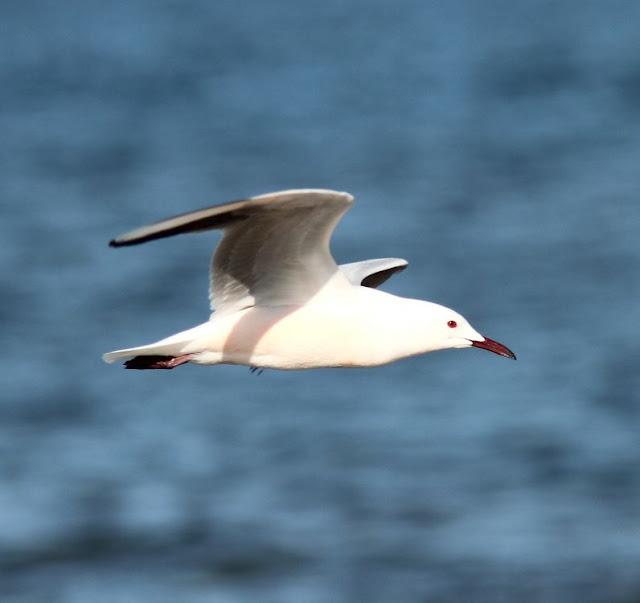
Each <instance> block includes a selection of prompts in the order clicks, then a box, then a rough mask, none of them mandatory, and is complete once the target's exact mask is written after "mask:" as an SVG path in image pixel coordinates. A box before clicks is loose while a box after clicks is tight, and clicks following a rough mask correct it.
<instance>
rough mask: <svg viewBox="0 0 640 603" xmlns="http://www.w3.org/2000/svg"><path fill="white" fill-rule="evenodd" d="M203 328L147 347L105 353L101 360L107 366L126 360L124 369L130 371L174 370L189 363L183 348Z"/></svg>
mask: <svg viewBox="0 0 640 603" xmlns="http://www.w3.org/2000/svg"><path fill="white" fill-rule="evenodd" d="M205 324H206V323H205ZM203 326H204V325H199V326H198V327H194V328H193V329H189V330H187V331H182V332H181V333H177V334H176V335H172V336H171V337H167V338H165V339H161V340H160V341H156V342H155V343H150V344H148V345H141V346H138V347H135V348H124V349H122V350H114V351H113V352H107V353H106V354H103V356H102V359H103V360H104V361H105V362H106V363H108V364H112V363H114V362H116V361H117V360H127V362H125V367H126V368H130V369H160V368H162V369H167V368H174V367H175V366H179V365H180V364H184V363H185V362H188V361H189V358H190V357H191V354H188V353H186V351H185V348H187V347H188V346H189V344H191V343H193V341H194V339H196V338H197V335H198V333H199V329H200V328H201V327H203ZM190 351H191V350H190Z"/></svg>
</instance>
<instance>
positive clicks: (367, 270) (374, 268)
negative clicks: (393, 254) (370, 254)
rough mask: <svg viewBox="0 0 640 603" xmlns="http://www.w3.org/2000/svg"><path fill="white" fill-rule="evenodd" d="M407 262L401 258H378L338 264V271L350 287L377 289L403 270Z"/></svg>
mask: <svg viewBox="0 0 640 603" xmlns="http://www.w3.org/2000/svg"><path fill="white" fill-rule="evenodd" d="M408 264H409V262H407V260H403V259H402V258H380V259H378V260H364V261H363V262H352V263H350V264H340V270H342V272H343V274H344V275H345V276H346V277H347V278H348V279H349V282H350V283H351V284H352V285H362V286H363V287H371V288H372V289H377V288H378V287H379V286H380V285H382V283H384V282H385V281H386V280H387V279H388V278H389V277H391V276H392V275H394V274H395V273H396V272H401V271H402V270H404V269H405V268H406V267H407V265H408Z"/></svg>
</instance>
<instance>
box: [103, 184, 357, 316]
mask: <svg viewBox="0 0 640 603" xmlns="http://www.w3.org/2000/svg"><path fill="white" fill-rule="evenodd" d="M352 203H353V197H352V196H351V195H349V194H348V193H339V192H336V191H330V190H320V189H318V190H315V189H302V190H289V191H282V192H278V193H270V194H267V195H260V196H258V197H251V198H250V199H244V200H242V201H232V202H231V203H226V204H224V205H217V206H214V207H208V208H205V209H200V210H197V211H194V212H190V213H187V214H182V215H180V216H176V217H174V218H169V219H167V220H163V221H161V222H157V223H155V224H152V225H150V226H144V227H142V228H138V229H137V230H133V231H131V232H128V233H126V234H124V235H121V236H120V237H118V238H116V239H114V240H113V241H111V243H110V245H111V246H113V247H120V246H124V245H136V244H138V243H144V242H145V241H152V240H154V239H160V238H163V237H170V236H172V235H176V234H181V233H186V232H199V231H204V230H210V229H223V231H224V234H223V238H222V241H220V243H219V245H218V247H217V249H216V250H215V252H214V254H213V257H212V260H211V275H210V276H211V283H210V289H209V298H210V301H211V307H212V309H213V308H214V307H215V309H216V312H217V313H218V314H219V313H228V312H235V311H238V310H241V309H242V308H247V307H251V306H254V305H266V306H273V305H292V304H302V303H304V302H306V301H307V300H308V299H310V298H311V297H312V296H313V295H315V294H316V293H317V292H318V291H319V290H320V289H321V288H323V287H324V286H325V285H327V284H328V283H329V282H331V286H334V287H349V286H350V283H349V281H348V280H347V278H346V277H345V276H344V275H343V274H342V272H341V271H340V270H339V268H338V266H337V264H336V263H335V261H334V259H333V257H332V255H331V251H330V250H329V241H330V239H331V234H332V232H333V229H334V228H335V226H336V224H337V223H338V221H339V220H340V218H341V217H342V215H343V214H344V213H345V212H346V211H347V210H348V209H349V207H350V206H351V204H352Z"/></svg>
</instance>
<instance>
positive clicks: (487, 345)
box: [471, 337, 516, 360]
mask: <svg viewBox="0 0 640 603" xmlns="http://www.w3.org/2000/svg"><path fill="white" fill-rule="evenodd" d="M471 345H472V346H473V347H474V348H481V349H483V350H489V351H490V352H493V353H494V354H498V355H499V356H504V357H505V358H512V359H513V360H515V359H516V355H515V354H514V353H513V352H512V351H511V350H510V349H509V348H508V347H507V346H506V345H502V344H501V343H498V342H497V341H494V340H493V339H489V338H488V337H485V338H484V341H472V342H471Z"/></svg>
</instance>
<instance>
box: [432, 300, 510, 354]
mask: <svg viewBox="0 0 640 603" xmlns="http://www.w3.org/2000/svg"><path fill="white" fill-rule="evenodd" d="M427 303H428V302H427ZM429 306H430V307H429V325H428V328H429V335H430V337H431V338H432V340H433V341H434V342H437V348H435V349H448V348H468V347H474V348H480V349H482V350H488V351H489V352H493V353H494V354H498V355H499V356H504V357H505V358H512V359H513V360H515V359H516V355H515V354H514V353H513V352H512V351H511V350H510V349H509V348H508V347H507V346H505V345H503V344H501V343H498V342H497V341H494V340H493V339H489V338H488V337H485V336H484V335H481V334H480V333H478V331H476V330H475V329H474V328H473V327H472V326H471V325H470V324H469V321H468V320H467V319H466V318H465V317H464V316H462V315H461V314H458V313H457V312H456V311H455V310H452V309H451V308H447V307H445V306H440V305H438V304H432V303H429Z"/></svg>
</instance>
